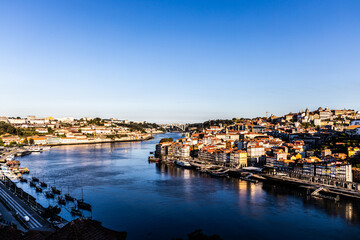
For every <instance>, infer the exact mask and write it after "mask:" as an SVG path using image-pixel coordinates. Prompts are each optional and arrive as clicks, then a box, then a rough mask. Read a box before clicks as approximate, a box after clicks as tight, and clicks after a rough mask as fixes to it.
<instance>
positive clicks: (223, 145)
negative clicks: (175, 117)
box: [156, 108, 360, 182]
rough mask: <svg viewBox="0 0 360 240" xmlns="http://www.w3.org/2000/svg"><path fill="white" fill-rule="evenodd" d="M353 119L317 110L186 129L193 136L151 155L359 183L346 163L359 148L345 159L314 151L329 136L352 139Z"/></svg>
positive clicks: (356, 123) (346, 114) (165, 145)
mask: <svg viewBox="0 0 360 240" xmlns="http://www.w3.org/2000/svg"><path fill="white" fill-rule="evenodd" d="M357 118H359V119H360V114H359V112H355V111H354V110H329V109H327V108H326V109H322V108H319V109H317V110H316V111H313V112H310V111H309V110H308V109H306V111H303V112H300V113H296V114H293V113H290V114H287V115H285V116H282V117H276V116H271V117H268V118H257V119H252V120H250V119H248V120H247V119H234V122H233V124H227V125H223V124H221V123H219V124H218V125H216V126H208V127H206V128H204V129H202V130H201V131H198V129H197V128H193V129H191V128H190V130H192V131H190V132H189V133H187V134H186V136H185V137H183V138H180V139H178V140H176V141H175V142H170V141H169V142H161V143H159V144H158V145H157V146H156V155H157V156H158V157H166V158H177V159H184V160H186V159H197V160H199V161H203V162H208V163H212V164H217V165H222V166H228V167H236V168H243V167H247V166H256V167H262V168H266V169H270V170H272V171H277V172H291V173H294V174H298V175H300V176H301V175H303V176H318V177H323V178H335V179H339V180H343V181H348V182H352V181H353V180H355V181H359V182H360V178H359V176H360V171H359V172H357V169H355V168H352V166H351V164H349V162H348V159H349V158H350V157H352V156H354V155H357V154H360V149H359V148H358V147H349V148H348V152H347V153H332V151H331V149H328V148H327V149H322V150H321V151H318V152H316V151H314V150H313V147H314V146H321V144H322V141H323V140H324V139H325V138H326V137H328V136H330V135H331V134H335V133H346V134H348V135H353V134H354V132H349V129H360V120H356V119H357ZM352 126H357V127H358V128H355V127H352ZM353 170H354V172H355V173H354V174H353ZM358 175H359V176H358Z"/></svg>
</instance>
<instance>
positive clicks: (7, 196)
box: [0, 183, 48, 229]
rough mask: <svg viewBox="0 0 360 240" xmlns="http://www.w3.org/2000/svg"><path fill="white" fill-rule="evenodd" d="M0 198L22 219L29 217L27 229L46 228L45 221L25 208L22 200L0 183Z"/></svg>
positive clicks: (31, 210) (27, 207)
mask: <svg viewBox="0 0 360 240" xmlns="http://www.w3.org/2000/svg"><path fill="white" fill-rule="evenodd" d="M0 196H1V197H2V198H3V199H4V200H5V201H6V203H7V204H8V205H9V206H10V207H11V208H12V209H13V210H14V211H16V212H18V213H19V215H20V217H21V218H22V219H24V217H25V216H28V217H29V219H30V220H29V221H28V222H26V223H25V224H26V225H27V226H28V227H29V229H43V228H44V227H45V228H47V226H45V225H48V224H46V222H45V220H43V219H42V218H41V217H40V216H39V215H38V214H37V213H36V212H35V211H34V210H33V209H31V208H30V207H29V206H27V205H26V204H25V203H24V202H23V201H22V200H20V199H19V198H18V197H17V196H15V195H14V194H13V193H12V192H10V191H9V190H8V189H6V187H5V186H4V185H3V184H2V183H0Z"/></svg>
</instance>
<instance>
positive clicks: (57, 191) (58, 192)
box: [51, 187, 61, 194]
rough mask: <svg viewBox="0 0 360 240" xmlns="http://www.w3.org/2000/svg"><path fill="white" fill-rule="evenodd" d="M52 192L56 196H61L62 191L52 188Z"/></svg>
mask: <svg viewBox="0 0 360 240" xmlns="http://www.w3.org/2000/svg"><path fill="white" fill-rule="evenodd" d="M51 191H52V192H53V193H54V194H61V191H60V190H59V189H57V188H56V187H51Z"/></svg>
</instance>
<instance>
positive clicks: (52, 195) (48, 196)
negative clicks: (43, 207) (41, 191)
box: [45, 191, 55, 198]
mask: <svg viewBox="0 0 360 240" xmlns="http://www.w3.org/2000/svg"><path fill="white" fill-rule="evenodd" d="M45 197H46V198H54V197H55V196H54V194H53V193H52V192H50V191H46V192H45Z"/></svg>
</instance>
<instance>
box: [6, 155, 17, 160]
mask: <svg viewBox="0 0 360 240" xmlns="http://www.w3.org/2000/svg"><path fill="white" fill-rule="evenodd" d="M14 159H15V156H14V155H10V156H7V157H6V161H13V160H14Z"/></svg>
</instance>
